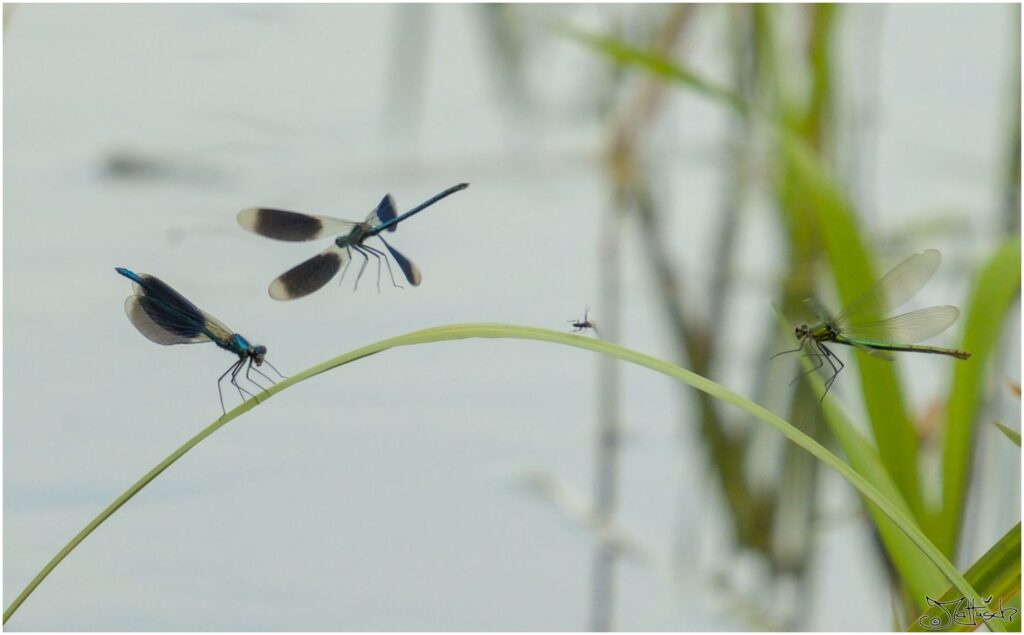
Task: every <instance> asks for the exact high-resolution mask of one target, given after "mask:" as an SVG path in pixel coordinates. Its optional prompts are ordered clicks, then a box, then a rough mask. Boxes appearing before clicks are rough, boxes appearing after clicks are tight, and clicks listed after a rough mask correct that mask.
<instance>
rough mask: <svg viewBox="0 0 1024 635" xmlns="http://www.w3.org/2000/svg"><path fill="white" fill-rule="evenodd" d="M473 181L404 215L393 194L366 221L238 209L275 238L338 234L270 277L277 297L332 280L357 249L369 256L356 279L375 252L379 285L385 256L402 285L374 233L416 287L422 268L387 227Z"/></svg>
mask: <svg viewBox="0 0 1024 635" xmlns="http://www.w3.org/2000/svg"><path fill="white" fill-rule="evenodd" d="M467 187H469V183H459V184H458V185H456V186H453V187H450V188H448V189H447V190H445V191H443V192H441V193H440V194H438V195H437V196H434V197H433V198H431V199H430V200H428V201H426V202H424V203H421V204H419V205H417V206H416V207H414V208H412V209H411V210H409V211H408V212H406V213H404V214H402V215H401V216H398V215H397V214H396V213H395V201H394V199H393V198H391V195H390V194H388V195H387V196H385V197H384V198H383V199H382V200H381V202H380V204H378V205H377V208H376V209H375V210H373V211H372V212H370V214H369V215H368V216H367V217H366V220H364V221H363V222H361V223H357V222H353V221H347V220H342V219H340V218H331V217H329V216H314V215H311V214H302V213H299V212H289V211H286V210H280V209H270V208H266V207H253V208H249V209H244V210H242V211H241V212H239V213H238V224H239V225H241V226H242V227H244V228H245V229H248V230H249V231H251V232H253V233H256V234H259V235H260V236H266V237H267V238H273V239H275V240H287V241H294V242H298V241H307V240H315V239H317V238H323V237H324V236H329V235H337V238H335V239H334V244H333V245H331V246H330V247H328V248H327V249H325V250H324V251H322V252H321V253H319V254H317V255H316V256H313V257H312V258H310V259H309V260H307V261H305V262H303V263H301V264H299V265H297V266H295V267H293V268H291V269H289V270H288V271H286V272H284V273H283V274H281V275H280V276H278V278H277V279H276V280H274V281H273V282H271V283H270V289H269V291H270V297H272V298H274V299H275V300H294V299H295V298H301V297H303V296H306V295H309V294H310V293H313V292H314V291H316V290H318V289H319V288H320V287H322V286H324V285H325V284H327V283H328V282H329V281H330V280H331V278H333V277H334V276H335V274H337V273H338V271H341V269H342V266H344V267H345V269H346V270H347V269H348V266H349V264H351V262H352V252H353V251H355V252H356V253H357V254H359V255H360V256H362V257H363V263H362V265H361V266H360V268H359V273H358V274H357V275H356V285H358V284H359V278H361V277H362V275H363V271H365V270H366V265H367V264H369V262H370V257H373V258H376V259H377V287H378V289H379V288H380V262H381V260H383V261H384V264H385V265H387V268H388V274H389V275H390V276H391V283H392V284H393V285H395V286H396V287H397V286H399V285H398V284H397V283H395V276H394V274H393V273H392V272H391V264H390V263H389V262H388V259H387V254H385V253H384V252H382V251H380V250H379V249H377V248H375V247H371V246H370V245H367V244H366V240H367V239H369V238H372V237H374V236H376V237H378V238H379V239H380V241H381V242H382V243H383V244H384V246H385V247H386V248H387V250H388V252H390V253H391V257H392V258H394V259H395V262H396V263H398V266H399V267H400V268H401V269H402V273H403V274H405V279H406V280H408V281H409V284H411V285H412V286H414V287H415V286H418V285H419V283H420V279H421V276H420V271H419V269H417V268H416V265H414V264H413V263H412V261H410V260H409V259H408V258H406V257H405V256H403V255H402V254H401V253H400V252H399V251H398V250H397V249H395V248H394V247H392V246H391V245H390V244H389V243H388V242H387V241H386V240H384V236H382V235H381V232H383V231H389V232H393V231H395V230H396V229H398V223H400V222H402V221H403V220H405V219H407V218H409V217H410V216H412V215H413V214H417V213H419V212H421V211H423V210H425V209H426V208H428V207H430V206H431V205H433V204H434V203H436V202H438V201H440V200H441V199H443V198H445V197H446V196H449V195H451V194H454V193H455V192H458V191H459V190H464V189H466V188H467ZM342 276H344V273H342Z"/></svg>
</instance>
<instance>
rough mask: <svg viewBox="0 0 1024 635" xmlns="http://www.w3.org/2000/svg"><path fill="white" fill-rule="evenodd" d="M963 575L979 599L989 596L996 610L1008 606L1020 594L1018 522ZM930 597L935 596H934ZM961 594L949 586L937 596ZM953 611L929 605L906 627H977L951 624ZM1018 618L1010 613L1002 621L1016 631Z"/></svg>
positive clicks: (947, 598) (952, 599) (923, 629)
mask: <svg viewBox="0 0 1024 635" xmlns="http://www.w3.org/2000/svg"><path fill="white" fill-rule="evenodd" d="M964 577H966V578H967V581H968V582H970V583H971V586H973V587H974V588H975V589H977V590H978V592H979V593H981V596H980V597H981V598H983V599H987V598H989V597H990V596H991V598H992V601H991V602H990V603H989V606H992V607H994V610H995V611H998V610H999V607H1000V606H1003V607H1009V602H1010V600H1012V599H1013V598H1014V597H1017V596H1019V595H1020V523H1017V526H1016V527H1014V528H1013V529H1011V530H1010V531H1008V532H1007V533H1006V535H1004V536H1003V537H1002V538H1000V539H999V542H997V543H996V544H994V545H993V546H992V548H990V549H989V550H988V551H986V552H985V555H983V556H982V557H981V558H978V561H977V562H975V563H974V564H973V565H971V568H970V569H968V570H967V573H966V574H965V576H964ZM931 597H932V598H933V599H935V596H934V595H933V596H931ZM961 597H963V594H962V593H961V592H960V591H959V590H958V589H956V588H952V587H950V588H948V589H947V590H946V591H945V592H944V593H943V594H942V595H941V596H939V597H938V601H939V602H941V603H945V602H955V601H956V600H958V599H959V598H961ZM969 599H970V598H969ZM952 610H953V609H952V608H951V606H950V605H947V606H946V607H945V608H943V607H942V606H935V605H934V604H932V605H931V606H930V607H929V608H928V610H927V611H925V612H924V613H923V614H922V615H921V616H919V617H918V618H917V619H915V620H914V621H913V622H911V624H910V625H909V626H908V627H907V630H908V631H919V632H935V631H936V630H942V631H945V632H956V631H959V632H964V631H973V630H976V629H977V627H976V626H968V625H963V624H950V621H951V620H950V613H952ZM1020 618H1021V615H1020V613H1019V612H1018V613H1017V614H1016V615H1014V616H1013V619H1012V621H1011V620H1005V621H1010V625H1011V626H1014V627H1015V630H1018V631H1019V630H1020V623H1021V619H1020ZM996 619H999V618H996ZM1000 621H1004V620H1000Z"/></svg>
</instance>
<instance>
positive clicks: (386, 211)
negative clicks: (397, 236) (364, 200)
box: [366, 194, 398, 232]
mask: <svg viewBox="0 0 1024 635" xmlns="http://www.w3.org/2000/svg"><path fill="white" fill-rule="evenodd" d="M397 216H398V213H397V212H396V211H395V199H394V198H393V197H392V196H391V195H390V194H388V195H386V196H385V197H384V198H382V199H381V200H380V203H378V204H377V209H375V210H373V211H372V212H370V214H369V215H368V216H367V217H366V222H367V223H368V224H369V225H370V227H371V228H374V229H376V228H377V227H380V226H381V225H383V224H384V223H386V222H388V221H391V220H394V219H395V218H396V217H397ZM396 229H398V224H397V223H396V224H394V225H391V226H389V227H388V228H387V231H389V232H393V231H395V230H396Z"/></svg>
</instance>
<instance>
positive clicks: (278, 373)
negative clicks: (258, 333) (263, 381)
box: [263, 359, 288, 379]
mask: <svg viewBox="0 0 1024 635" xmlns="http://www.w3.org/2000/svg"><path fill="white" fill-rule="evenodd" d="M263 363H264V364H266V365H267V366H270V367H271V368H273V369H274V372H275V373H277V376H278V377H280V378H281V379H288V378H287V377H286V376H284V375H282V374H281V371H279V370H277V368H274V365H273V364H271V363H270V362H268V361H267V360H265V359H264V360H263Z"/></svg>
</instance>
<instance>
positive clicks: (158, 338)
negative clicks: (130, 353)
mask: <svg viewBox="0 0 1024 635" xmlns="http://www.w3.org/2000/svg"><path fill="white" fill-rule="evenodd" d="M147 305H148V307H149V309H148V310H147V308H146V306H147ZM124 312H125V314H127V315H128V320H129V321H130V322H131V323H132V325H133V326H134V327H135V328H136V329H138V331H139V333H142V334H143V335H145V336H146V338H147V339H149V340H150V341H151V342H156V343H157V344H162V345H164V346H170V345H171V344H199V343H201V342H209V341H210V338H209V337H208V336H207V335H206V334H205V333H201V332H200V333H194V334H193V335H187V334H185V333H183V332H181V330H180V329H179V328H178V326H177V325H174V324H170V323H169V321H172V320H173V318H170V316H169V315H167V314H166V313H160V312H158V311H154V310H153V305H152V304H151V303H149V302H146V298H145V297H140V296H137V295H130V296H128V297H127V298H126V299H125V301H124ZM152 314H155V315H157V316H159V317H157V318H154V317H153V316H152ZM169 318H170V320H169ZM190 328H191V327H190Z"/></svg>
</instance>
